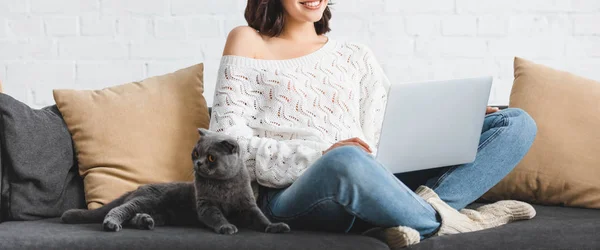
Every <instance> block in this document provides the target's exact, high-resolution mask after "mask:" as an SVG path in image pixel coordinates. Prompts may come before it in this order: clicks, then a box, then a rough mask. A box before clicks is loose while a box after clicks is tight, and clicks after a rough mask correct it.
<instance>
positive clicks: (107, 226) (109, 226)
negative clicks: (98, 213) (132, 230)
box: [102, 220, 123, 232]
mask: <svg viewBox="0 0 600 250" xmlns="http://www.w3.org/2000/svg"><path fill="white" fill-rule="evenodd" d="M102 228H103V229H104V231H107V232H119V231H121V229H123V226H122V225H121V224H118V223H116V222H114V221H112V220H105V221H104V223H102Z"/></svg>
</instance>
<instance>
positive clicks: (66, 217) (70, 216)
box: [60, 192, 131, 224]
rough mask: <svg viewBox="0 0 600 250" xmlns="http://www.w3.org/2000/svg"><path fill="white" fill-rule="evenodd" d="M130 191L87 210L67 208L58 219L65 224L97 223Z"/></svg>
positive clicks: (121, 202)
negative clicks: (100, 205)
mask: <svg viewBox="0 0 600 250" xmlns="http://www.w3.org/2000/svg"><path fill="white" fill-rule="evenodd" d="M130 193H131V192H129V193H126V194H124V195H121V197H119V198H117V199H115V200H113V201H111V202H109V203H108V204H106V205H104V206H102V207H99V208H96V209H92V210H88V209H69V210H67V211H65V212H64V213H63V214H62V216H61V217H60V219H61V220H62V222H64V223H66V224H82V223H98V222H102V221H103V220H104V216H106V214H108V212H110V210H111V209H113V208H115V207H118V206H120V205H121V204H123V202H124V201H125V199H126V198H127V196H129V194H130Z"/></svg>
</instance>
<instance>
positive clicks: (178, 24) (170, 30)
mask: <svg viewBox="0 0 600 250" xmlns="http://www.w3.org/2000/svg"><path fill="white" fill-rule="evenodd" d="M154 35H155V36H156V37H157V38H168V39H185V38H186V35H187V31H186V21H185V20H184V19H181V18H162V17H161V18H156V19H154Z"/></svg>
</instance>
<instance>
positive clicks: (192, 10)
mask: <svg viewBox="0 0 600 250" xmlns="http://www.w3.org/2000/svg"><path fill="white" fill-rule="evenodd" d="M245 2H246V1H240V0H219V1H198V0H171V13H172V14H173V15H176V16H182V15H201V14H221V13H230V14H234V13H239V14H240V15H243V13H244V9H245V7H246V3H245Z"/></svg>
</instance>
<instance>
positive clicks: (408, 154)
mask: <svg viewBox="0 0 600 250" xmlns="http://www.w3.org/2000/svg"><path fill="white" fill-rule="evenodd" d="M492 81H493V78H492V77H477V78H469V79H455V80H444V81H429V82H417V83H405V84H395V85H392V86H391V88H390V91H389V96H388V103H387V107H386V110H385V118H384V121H383V125H382V131H381V137H380V143H379V146H378V148H377V156H376V159H377V160H378V161H379V162H381V163H382V164H383V165H384V166H386V167H387V168H388V169H389V170H390V171H391V172H392V173H404V172H411V171H416V170H423V169H430V168H438V167H445V166H452V165H458V164H464V163H470V162H473V161H474V160H475V155H476V154H477V148H478V145H479V139H480V136H481V130H482V126H483V120H484V118H485V111H486V107H487V104H488V100H489V96H490V91H491V87H492Z"/></svg>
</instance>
